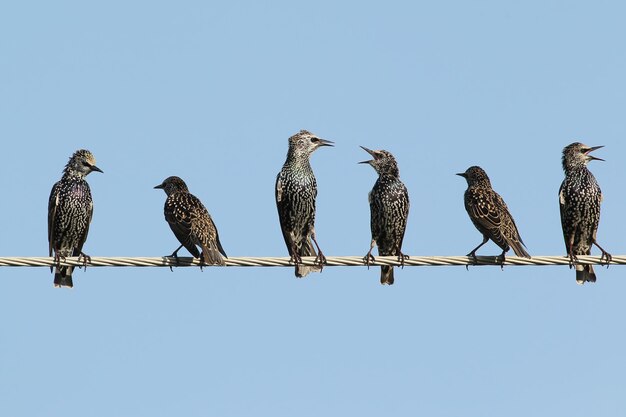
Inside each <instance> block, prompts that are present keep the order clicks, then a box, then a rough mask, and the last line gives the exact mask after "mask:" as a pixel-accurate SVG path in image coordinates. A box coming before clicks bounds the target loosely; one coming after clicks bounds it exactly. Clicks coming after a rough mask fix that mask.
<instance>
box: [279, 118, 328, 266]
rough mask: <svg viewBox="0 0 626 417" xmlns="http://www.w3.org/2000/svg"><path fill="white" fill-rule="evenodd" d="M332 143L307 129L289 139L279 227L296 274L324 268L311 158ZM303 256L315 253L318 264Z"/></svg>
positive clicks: (281, 177) (281, 175)
mask: <svg viewBox="0 0 626 417" xmlns="http://www.w3.org/2000/svg"><path fill="white" fill-rule="evenodd" d="M332 143H333V142H331V141H329V140H324V139H320V138H318V137H317V136H315V135H314V134H313V133H311V132H308V131H306V130H301V131H300V132H298V133H296V134H295V135H293V136H292V137H290V138H289V150H288V152H287V159H286V160H285V164H284V165H283V168H282V169H281V170H280V172H279V173H278V176H277V177H276V186H275V197H276V207H277V209H278V218H279V220H280V228H281V230H282V232H283V237H284V239H285V244H286V245H287V250H288V251H289V255H290V256H291V259H292V261H293V262H294V263H295V264H296V267H295V274H296V276H297V277H304V276H306V275H307V274H308V273H310V272H318V271H321V270H322V266H323V263H324V262H325V259H326V258H325V257H324V254H323V253H322V251H321V250H320V248H319V245H318V244H317V240H316V238H315V198H316V197H317V182H316V181H315V175H313V170H312V169H311V164H310V162H309V158H310V156H311V154H312V153H313V152H314V151H315V150H316V149H317V148H319V147H321V146H333V145H332ZM311 239H312V240H313V242H314V243H315V246H316V247H317V253H316V252H315V249H314V248H313V244H312V243H311ZM302 256H315V257H316V263H317V265H315V266H305V265H302V264H301V262H302V259H301V257H302Z"/></svg>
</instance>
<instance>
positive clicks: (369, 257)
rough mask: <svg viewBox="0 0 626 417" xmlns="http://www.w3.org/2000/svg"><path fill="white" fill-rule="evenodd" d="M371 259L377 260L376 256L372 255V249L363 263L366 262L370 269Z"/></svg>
mask: <svg viewBox="0 0 626 417" xmlns="http://www.w3.org/2000/svg"><path fill="white" fill-rule="evenodd" d="M370 261H372V263H374V262H376V259H375V258H374V255H372V251H371V250H370V251H369V252H367V255H365V256H364V257H363V263H365V265H366V266H367V269H370Z"/></svg>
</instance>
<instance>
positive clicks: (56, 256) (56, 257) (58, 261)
mask: <svg viewBox="0 0 626 417" xmlns="http://www.w3.org/2000/svg"><path fill="white" fill-rule="evenodd" d="M61 258H62V259H63V262H65V256H61V255H59V252H57V251H54V263H55V264H56V265H55V266H56V267H57V269H58V268H61ZM52 268H54V266H50V272H52Z"/></svg>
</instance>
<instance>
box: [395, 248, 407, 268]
mask: <svg viewBox="0 0 626 417" xmlns="http://www.w3.org/2000/svg"><path fill="white" fill-rule="evenodd" d="M406 259H409V255H405V254H404V253H402V252H400V254H399V255H398V262H400V268H402V269H404V261H405V260H406Z"/></svg>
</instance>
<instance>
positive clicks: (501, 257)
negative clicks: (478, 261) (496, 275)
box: [499, 250, 506, 271]
mask: <svg viewBox="0 0 626 417" xmlns="http://www.w3.org/2000/svg"><path fill="white" fill-rule="evenodd" d="M505 253H506V250H503V251H502V254H501V255H500V256H499V258H500V270H501V271H504V261H506V257H505V256H504V254H505Z"/></svg>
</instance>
